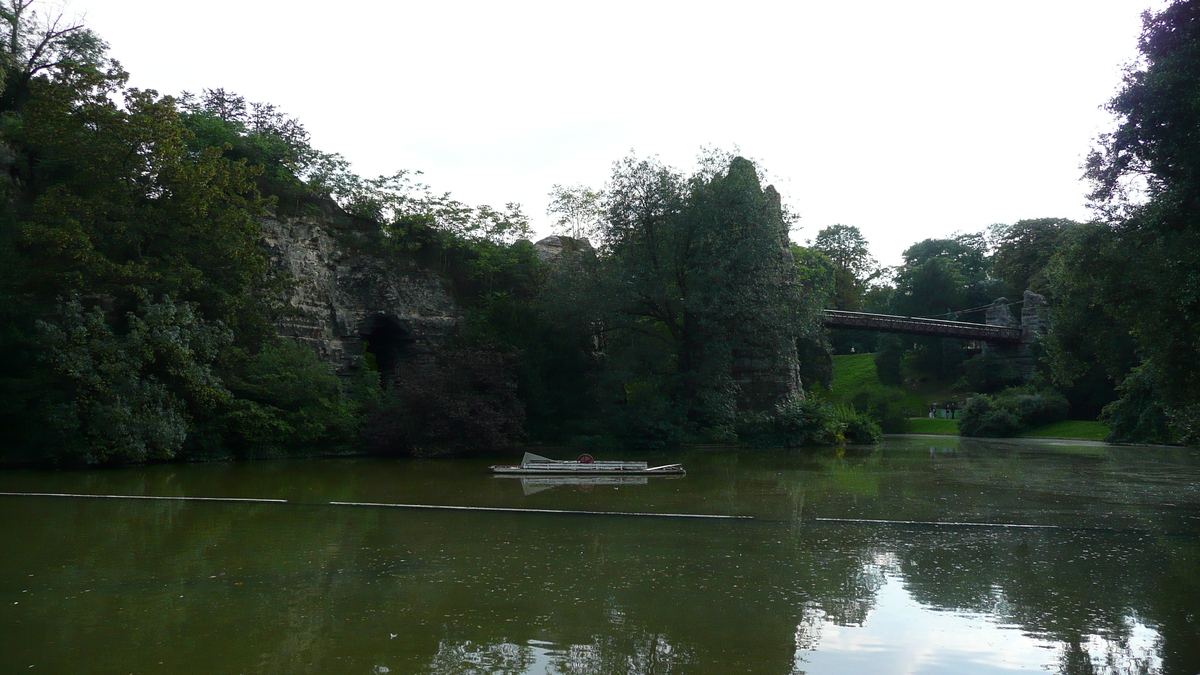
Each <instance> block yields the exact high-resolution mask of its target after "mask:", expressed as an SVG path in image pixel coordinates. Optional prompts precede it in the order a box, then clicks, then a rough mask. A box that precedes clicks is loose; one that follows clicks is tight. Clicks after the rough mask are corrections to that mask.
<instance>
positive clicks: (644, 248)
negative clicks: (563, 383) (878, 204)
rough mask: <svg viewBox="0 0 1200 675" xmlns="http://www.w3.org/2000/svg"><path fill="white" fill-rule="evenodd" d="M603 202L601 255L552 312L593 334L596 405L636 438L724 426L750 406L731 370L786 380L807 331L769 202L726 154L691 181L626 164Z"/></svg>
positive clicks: (567, 281)
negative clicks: (747, 368)
mask: <svg viewBox="0 0 1200 675" xmlns="http://www.w3.org/2000/svg"><path fill="white" fill-rule="evenodd" d="M718 167H719V168H718ZM606 193H607V195H608V200H607V209H606V218H605V222H604V228H603V230H602V238H601V240H600V242H599V244H600V251H601V255H600V256H598V257H595V258H592V259H590V261H588V260H581V265H580V267H579V268H577V271H576V273H574V274H571V275H567V276H565V277H564V278H563V279H562V280H561V281H559V282H558V284H559V289H560V290H559V297H560V302H562V303H563V305H564V308H565V310H567V311H571V310H573V311H575V312H577V315H578V317H579V318H578V319H576V321H579V322H583V323H585V324H587V323H598V324H599V325H600V326H602V331H603V333H602V337H603V340H604V349H605V350H606V355H607V364H608V368H607V371H606V373H607V378H608V380H607V381H608V382H609V384H608V385H602V386H607V387H608V389H607V391H608V392H609V393H607V394H602V396H603V397H606V398H608V399H609V400H613V401H620V405H619V410H618V412H619V413H620V414H621V415H622V419H624V420H625V423H626V426H627V428H628V429H629V430H630V433H631V434H633V433H634V431H633V430H637V431H636V434H637V435H639V436H640V437H641V438H643V439H646V438H655V439H657V441H658V442H666V443H669V442H678V440H679V439H681V438H682V437H683V436H684V435H685V434H689V433H694V432H697V431H700V430H703V429H710V430H711V429H717V428H730V425H731V424H732V423H733V421H734V420H735V419H736V415H737V412H738V409H739V405H741V406H743V407H744V406H746V405H749V404H750V403H749V400H750V399H751V398H753V396H752V394H753V392H749V391H745V390H743V389H742V387H741V385H739V383H738V382H737V381H736V376H737V371H736V366H735V364H736V362H737V361H738V360H739V359H747V358H757V359H761V360H763V361H764V362H767V363H772V364H775V367H777V368H779V369H780V372H784V371H787V369H788V367H789V364H794V361H795V349H796V347H795V345H796V338H797V337H798V336H801V335H803V334H806V333H809V332H812V331H813V330H814V329H815V325H816V322H815V319H816V314H815V312H816V305H815V303H806V302H805V301H804V299H803V298H802V296H801V295H800V292H799V284H798V280H797V270H796V267H795V263H794V261H793V259H792V256H791V252H790V250H789V248H788V243H787V223H786V221H785V215H784V212H783V210H782V208H781V206H780V202H779V196H778V194H777V193H776V192H775V191H774V189H773V188H770V187H768V188H765V189H764V188H763V187H762V186H761V184H760V182H759V178H758V174H757V169H756V167H755V166H754V165H753V164H752V163H751V162H749V161H747V160H745V159H742V158H737V157H718V158H717V159H715V160H710V161H708V162H706V164H705V166H704V167H702V169H701V171H699V172H698V173H697V174H695V175H693V176H690V177H685V176H683V175H682V174H680V173H679V172H677V171H675V170H673V169H670V168H668V167H665V166H663V165H661V164H659V163H657V162H654V161H650V160H639V159H636V158H632V157H631V158H627V159H625V160H623V161H622V162H620V163H618V164H617V166H616V169H615V171H614V174H613V177H612V179H611V180H610V182H609V185H608V189H607V190H606ZM739 402H740V403H739Z"/></svg>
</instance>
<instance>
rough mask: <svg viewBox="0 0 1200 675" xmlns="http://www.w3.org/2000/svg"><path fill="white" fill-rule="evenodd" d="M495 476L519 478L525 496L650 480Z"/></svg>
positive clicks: (599, 477)
mask: <svg viewBox="0 0 1200 675" xmlns="http://www.w3.org/2000/svg"><path fill="white" fill-rule="evenodd" d="M496 477H497V478H520V479H521V490H522V491H523V492H524V493H525V496H526V497H528V496H529V495H535V494H537V493H539V492H545V491H546V490H552V489H554V488H556V487H564V486H571V487H577V488H580V489H583V490H590V489H592V488H594V487H610V486H611V487H621V486H625V485H645V484H646V483H648V482H650V479H649V478H647V477H646V476H505V475H499V476H496ZM663 478H677V476H663Z"/></svg>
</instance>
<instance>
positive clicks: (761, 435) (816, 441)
mask: <svg viewBox="0 0 1200 675" xmlns="http://www.w3.org/2000/svg"><path fill="white" fill-rule="evenodd" d="M882 435H883V432H882V431H880V429H879V425H877V424H875V423H874V422H873V421H872V420H871V419H870V417H868V416H867V415H864V414H862V413H859V412H857V411H855V410H854V409H853V408H851V407H848V406H831V405H829V404H828V403H825V402H823V401H818V400H816V399H812V398H793V399H790V400H788V401H785V402H783V403H780V404H779V405H777V406H776V407H775V411H774V412H772V413H757V414H753V415H750V416H748V417H746V418H745V419H743V420H742V422H741V423H740V424H738V437H739V438H740V439H741V440H742V441H743V442H745V443H747V444H749V445H753V446H758V447H784V448H795V447H802V446H806V445H836V444H840V443H844V442H846V441H847V440H852V441H854V442H856V443H875V442H877V441H878V440H879V439H880V438H881V437H882Z"/></svg>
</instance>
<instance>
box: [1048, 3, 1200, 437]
mask: <svg viewBox="0 0 1200 675" xmlns="http://www.w3.org/2000/svg"><path fill="white" fill-rule="evenodd" d="M1138 48H1139V50H1140V51H1141V55H1142V59H1141V61H1140V63H1138V64H1136V65H1135V66H1134V67H1132V68H1131V69H1130V70H1129V71H1128V72H1127V73H1126V76H1125V81H1124V86H1123V87H1122V89H1121V91H1120V92H1119V93H1118V94H1117V95H1116V97H1114V98H1113V99H1112V101H1111V102H1110V103H1109V105H1108V108H1109V110H1110V111H1112V113H1113V114H1114V115H1115V116H1116V118H1117V121H1118V126H1117V130H1116V131H1115V132H1114V133H1112V134H1109V135H1107V136H1104V137H1102V139H1101V145H1100V147H1099V148H1098V149H1097V150H1096V151H1094V152H1093V153H1092V154H1091V156H1090V157H1089V160H1088V171H1087V175H1088V177H1089V178H1090V179H1091V180H1092V182H1093V186H1094V192H1093V195H1092V196H1093V199H1094V200H1096V203H1097V205H1098V206H1099V207H1100V209H1101V212H1102V213H1103V214H1106V215H1107V216H1108V217H1109V218H1111V219H1112V220H1111V223H1110V224H1108V225H1100V226H1096V227H1095V228H1092V229H1091V230H1090V231H1089V232H1088V233H1087V234H1085V235H1082V236H1080V237H1077V238H1075V239H1073V240H1072V242H1071V244H1070V245H1069V246H1068V247H1066V248H1065V249H1064V252H1063V256H1062V259H1061V261H1060V264H1058V265H1056V266H1055V277H1054V279H1053V281H1052V283H1051V286H1052V290H1053V291H1054V293H1055V294H1056V297H1057V299H1058V304H1059V309H1058V310H1057V312H1056V315H1057V316H1058V317H1059V318H1058V319H1056V321H1057V322H1058V323H1057V325H1056V328H1055V329H1054V333H1053V335H1052V340H1051V346H1052V350H1053V352H1054V353H1055V355H1056V362H1057V364H1058V372H1059V375H1060V377H1066V378H1069V377H1071V376H1073V374H1075V373H1077V372H1078V368H1077V364H1078V363H1079V362H1080V361H1081V360H1086V359H1087V358H1088V355H1087V354H1086V353H1083V352H1081V351H1080V349H1078V348H1076V347H1075V346H1074V342H1073V341H1074V340H1075V338H1074V335H1075V333H1073V332H1071V331H1069V330H1068V329H1069V327H1070V326H1071V325H1072V324H1073V323H1078V322H1073V321H1071V320H1069V317H1079V319H1080V321H1084V320H1086V321H1088V322H1090V323H1092V324H1093V325H1099V324H1104V323H1109V324H1112V325H1114V326H1115V327H1116V328H1117V331H1116V332H1118V333H1124V334H1127V335H1129V336H1131V337H1132V340H1133V342H1134V345H1135V349H1136V351H1137V353H1138V355H1139V357H1140V358H1141V359H1142V360H1143V366H1142V368H1141V369H1139V371H1138V373H1139V374H1140V376H1142V377H1144V378H1145V381H1146V382H1149V383H1152V386H1153V389H1154V391H1155V392H1156V396H1157V398H1158V400H1159V401H1160V403H1161V405H1163V406H1164V407H1165V408H1166V410H1167V412H1168V417H1169V419H1170V420H1171V424H1172V425H1173V427H1174V428H1175V429H1176V431H1177V433H1179V434H1180V435H1181V436H1182V437H1185V438H1190V439H1193V440H1194V439H1196V438H1200V135H1198V134H1197V133H1196V129H1198V128H1200V3H1197V2H1194V1H1184V2H1174V3H1172V4H1171V5H1170V6H1168V7H1167V8H1166V9H1164V10H1162V11H1161V12H1147V13H1145V14H1144V15H1143V27H1142V34H1141V37H1140V39H1139V41H1138ZM1131 187H1133V188H1137V187H1142V188H1144V191H1145V192H1144V194H1145V197H1146V199H1145V201H1142V202H1139V201H1137V200H1136V199H1134V198H1133V197H1136V194H1134V193H1131V192H1130V188H1131ZM1113 365H1114V366H1117V364H1115V363H1114V364H1113ZM1127 372H1129V371H1127ZM1139 386H1141V385H1139ZM1142 390H1144V387H1141V388H1140V389H1139V391H1142Z"/></svg>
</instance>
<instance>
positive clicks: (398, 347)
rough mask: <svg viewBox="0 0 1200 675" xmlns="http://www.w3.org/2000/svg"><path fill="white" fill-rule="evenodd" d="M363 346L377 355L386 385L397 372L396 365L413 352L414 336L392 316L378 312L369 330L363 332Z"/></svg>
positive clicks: (377, 362)
mask: <svg viewBox="0 0 1200 675" xmlns="http://www.w3.org/2000/svg"><path fill="white" fill-rule="evenodd" d="M363 346H364V347H365V351H366V352H367V353H368V354H371V355H372V356H374V357H375V364H376V365H377V366H378V367H379V374H380V375H381V376H382V378H381V379H382V380H383V383H384V385H385V386H386V385H387V383H388V382H390V381H391V379H392V375H393V373H395V372H396V366H398V365H400V364H401V363H402V362H403V361H404V360H405V359H407V358H408V357H409V356H410V355H411V354H412V346H413V337H412V333H410V332H408V331H407V330H406V329H405V328H404V327H403V326H401V325H400V323H399V322H397V321H396V320H395V319H393V318H392V317H390V316H384V315H382V314H378V315H376V316H375V317H374V318H372V319H371V323H370V324H369V328H368V330H367V332H366V333H364V334H363Z"/></svg>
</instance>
